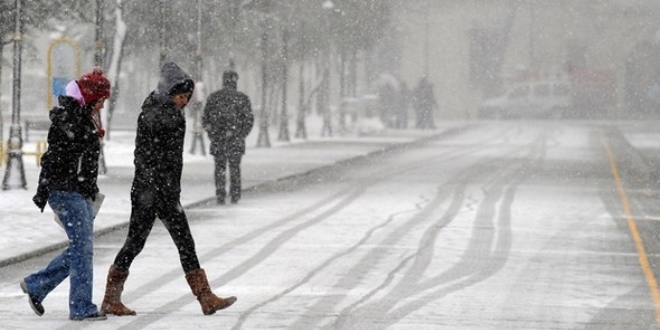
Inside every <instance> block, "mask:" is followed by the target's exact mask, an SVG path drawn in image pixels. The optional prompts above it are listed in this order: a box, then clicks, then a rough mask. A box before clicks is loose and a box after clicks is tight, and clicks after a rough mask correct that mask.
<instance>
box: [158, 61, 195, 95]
mask: <svg viewBox="0 0 660 330" xmlns="http://www.w3.org/2000/svg"><path fill="white" fill-rule="evenodd" d="M186 81H190V82H191V83H192V82H193V81H192V79H191V78H190V75H189V74H188V73H186V72H185V71H183V69H181V67H179V66H178V65H177V64H176V63H174V62H165V64H163V66H162V67H161V68H160V80H159V81H158V87H157V88H156V94H159V95H169V94H170V91H172V88H173V87H174V86H176V85H178V84H181V83H184V82H186ZM193 85H194V84H193Z"/></svg>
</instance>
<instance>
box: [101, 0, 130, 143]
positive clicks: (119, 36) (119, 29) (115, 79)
mask: <svg viewBox="0 0 660 330" xmlns="http://www.w3.org/2000/svg"><path fill="white" fill-rule="evenodd" d="M122 10H123V0H117V7H116V9H115V22H116V24H115V38H114V41H113V45H112V60H111V61H110V70H109V73H108V74H109V76H110V79H112V94H111V96H110V102H109V103H110V104H108V111H107V112H105V111H104V113H106V118H105V119H106V120H105V126H106V139H108V140H110V128H111V124H112V116H113V114H114V112H115V107H116V106H117V99H118V96H119V72H121V64H122V60H123V57H124V44H125V42H126V24H125V23H124V20H123V18H122Z"/></svg>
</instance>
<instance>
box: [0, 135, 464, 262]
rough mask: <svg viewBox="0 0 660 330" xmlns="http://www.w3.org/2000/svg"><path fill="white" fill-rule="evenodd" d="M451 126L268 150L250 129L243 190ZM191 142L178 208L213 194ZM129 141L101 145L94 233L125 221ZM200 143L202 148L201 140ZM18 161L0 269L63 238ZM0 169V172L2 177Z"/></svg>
mask: <svg viewBox="0 0 660 330" xmlns="http://www.w3.org/2000/svg"><path fill="white" fill-rule="evenodd" d="M456 125H457V124H447V125H445V126H442V127H440V128H439V129H437V130H432V131H419V130H413V129H408V130H382V131H378V132H373V133H372V134H369V135H363V136H357V135H355V134H351V135H345V136H333V137H324V138H323V137H310V138H309V139H308V140H299V139H292V141H291V142H280V141H276V138H275V137H273V135H275V134H273V132H271V133H270V135H271V145H272V147H271V148H257V147H255V146H256V139H257V136H258V128H257V127H255V129H254V130H253V132H252V134H250V136H249V137H248V150H247V153H246V155H245V157H244V158H243V166H242V172H243V188H244V189H249V188H250V187H255V186H257V185H260V184H262V183H264V182H269V181H273V180H277V179H280V178H283V177H288V176H292V175H297V174H300V173H305V172H308V171H310V170H313V169H316V168H319V167H323V166H328V165H331V164H334V163H337V162H340V161H343V160H346V159H350V158H354V157H359V156H363V155H366V154H369V153H372V152H378V151H381V150H384V149H387V148H390V147H393V146H395V145H400V144H406V143H411V142H413V141H416V140H419V139H422V138H426V137H429V136H432V135H435V134H439V133H441V132H442V131H443V130H445V129H447V128H449V127H452V126H456ZM191 137H192V136H191V134H190V132H189V133H188V137H187V140H186V143H187V146H186V149H185V150H186V152H185V154H184V162H185V165H184V173H183V179H182V198H181V199H182V200H181V202H182V204H183V205H184V206H190V205H192V204H195V203H199V202H201V201H204V200H206V199H212V198H214V192H215V186H214V181H213V166H214V165H213V158H212V156H211V155H209V154H208V153H207V154H206V156H203V155H201V152H200V150H199V149H197V153H196V154H194V155H193V154H190V142H191ZM134 138H135V133H134V132H133V131H116V132H112V139H111V140H110V141H107V142H106V143H105V148H104V153H105V160H106V165H107V169H108V171H107V174H105V175H101V176H100V177H99V188H100V190H101V192H102V193H104V194H105V195H106V198H105V202H104V205H103V207H102V209H101V211H100V212H99V214H98V216H97V219H96V222H95V231H96V232H97V233H102V232H105V231H109V230H113V229H114V228H117V227H121V226H123V225H124V224H126V223H127V222H128V219H129V215H130V207H131V204H130V187H131V181H132V179H133V169H134V168H133V143H134ZM35 140H36V139H35ZM205 143H206V147H207V148H208V140H207V139H206V137H205ZM33 149H35V144H34V142H31V143H25V145H24V146H23V150H24V152H27V151H31V150H33ZM23 162H24V166H25V176H26V180H27V190H22V189H11V190H6V191H0V209H1V210H2V212H0V232H1V233H2V235H0V267H2V266H4V265H7V264H11V263H14V262H17V261H21V260H24V259H26V258H28V257H29V256H31V255H35V254H40V253H43V251H49V250H53V249H57V248H60V247H62V246H65V245H66V236H65V235H64V232H63V231H62V229H61V228H59V227H58V225H57V224H56V223H55V221H53V213H52V211H51V210H50V208H49V207H46V209H45V212H44V213H40V212H39V209H38V208H37V207H36V206H35V205H34V204H33V203H32V196H33V195H34V193H35V191H36V183H37V177H38V174H39V168H38V167H37V166H36V161H35V158H34V156H28V155H25V156H24V157H23ZM5 166H6V165H3V166H2V167H0V169H1V170H2V173H3V174H4V172H5V171H4V170H5ZM227 207H231V205H227Z"/></svg>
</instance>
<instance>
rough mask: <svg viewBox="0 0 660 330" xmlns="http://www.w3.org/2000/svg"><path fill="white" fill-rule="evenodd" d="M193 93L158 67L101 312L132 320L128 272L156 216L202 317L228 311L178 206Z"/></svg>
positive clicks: (172, 69)
mask: <svg viewBox="0 0 660 330" xmlns="http://www.w3.org/2000/svg"><path fill="white" fill-rule="evenodd" d="M193 90H194V83H193V81H192V79H190V76H189V75H188V74H187V73H186V72H185V71H183V70H182V69H181V68H180V67H179V66H178V65H176V64H175V63H173V62H166V63H164V64H163V66H162V67H161V72H160V80H159V82H158V87H157V88H156V90H154V91H152V92H151V93H150V94H149V96H147V98H146V99H145V100H144V103H143V104H142V112H141V113H140V115H139V117H138V127H137V134H136V137H135V152H134V156H135V160H134V164H135V176H134V178H133V186H132V188H131V218H130V223H129V227H128V235H127V237H126V241H125V242H124V245H123V247H122V248H121V250H120V251H119V253H118V254H117V256H116V257H115V260H114V263H113V264H112V266H110V270H109V272H108V278H107V283H106V288H105V296H104V298H103V304H102V305H101V309H102V310H103V311H104V312H105V313H106V314H113V315H135V311H134V310H132V309H129V308H128V307H126V306H125V305H124V304H123V303H122V302H121V294H122V291H123V290H124V283H125V281H126V279H127V278H128V274H129V268H130V266H131V263H132V262H133V260H134V259H135V257H137V255H138V254H139V253H140V252H141V251H142V249H143V248H144V244H145V243H146V240H147V237H148V236H149V233H150V232H151V229H152V227H153V225H154V222H155V221H156V217H158V218H159V219H160V220H161V221H162V222H163V224H164V225H165V228H166V229H167V230H168V231H169V233H170V235H171V236H172V239H173V241H174V244H175V245H176V247H177V250H178V251H179V259H180V262H181V266H182V268H183V271H184V272H185V277H186V281H187V282H188V284H189V285H190V288H191V290H192V292H193V294H194V295H195V296H196V297H197V300H198V301H199V303H200V305H201V308H202V312H203V313H204V314H205V315H209V314H213V313H215V312H216V311H218V310H221V309H223V308H227V307H229V306H231V305H232V304H233V303H234V302H235V301H236V297H228V298H220V297H218V296H216V295H215V294H213V292H211V288H210V287H209V283H208V280H207V277H206V272H205V271H204V269H202V268H201V267H200V264H199V259H198V258H197V252H196V251H195V242H194V240H193V237H192V234H191V232H190V227H189V225H188V219H187V218H186V214H185V213H184V211H183V207H182V206H181V201H180V195H181V172H182V169H183V143H184V137H185V133H186V119H185V116H184V114H183V108H184V107H185V106H186V104H188V101H189V99H190V97H191V95H192V92H193Z"/></svg>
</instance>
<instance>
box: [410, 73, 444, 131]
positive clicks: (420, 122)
mask: <svg viewBox="0 0 660 330" xmlns="http://www.w3.org/2000/svg"><path fill="white" fill-rule="evenodd" d="M413 98H414V106H415V113H416V114H417V118H416V121H417V123H416V125H415V126H416V127H417V128H421V129H426V128H430V129H434V128H435V120H434V119H433V111H435V109H437V108H438V101H436V99H435V95H434V92H433V84H431V82H429V81H428V79H427V78H426V77H422V79H421V80H420V81H419V83H418V84H417V87H415V91H414V95H413Z"/></svg>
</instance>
